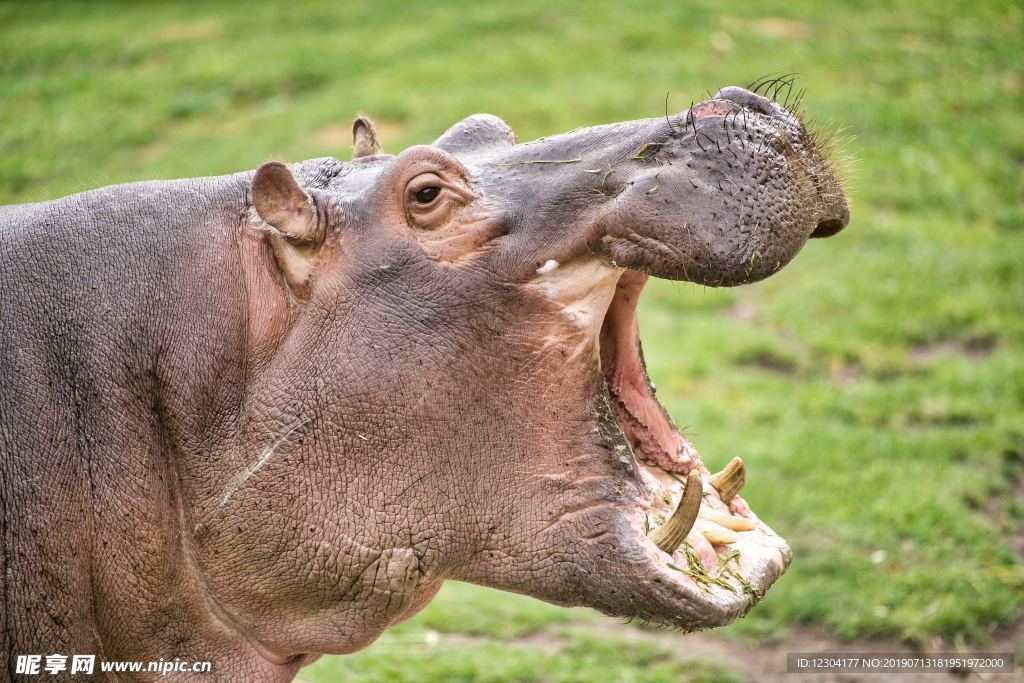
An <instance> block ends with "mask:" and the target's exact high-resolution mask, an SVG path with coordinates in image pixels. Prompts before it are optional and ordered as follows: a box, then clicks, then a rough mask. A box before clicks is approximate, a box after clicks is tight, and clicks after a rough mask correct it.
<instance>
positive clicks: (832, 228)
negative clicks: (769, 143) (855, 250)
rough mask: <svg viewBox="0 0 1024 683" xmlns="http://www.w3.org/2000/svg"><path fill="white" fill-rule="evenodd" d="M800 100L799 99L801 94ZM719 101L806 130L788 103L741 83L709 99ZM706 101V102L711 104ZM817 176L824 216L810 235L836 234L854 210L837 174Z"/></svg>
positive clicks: (844, 225) (792, 128)
mask: <svg viewBox="0 0 1024 683" xmlns="http://www.w3.org/2000/svg"><path fill="white" fill-rule="evenodd" d="M797 99H798V100H799V96H798V97H797ZM716 101H717V102H731V103H733V104H738V105H740V106H741V107H743V108H745V109H749V110H751V111H753V112H756V113H758V114H761V115H764V116H767V117H770V118H771V119H773V120H776V121H778V122H779V123H780V124H782V127H783V128H784V129H787V131H793V130H796V131H799V132H800V133H804V134H805V133H806V131H805V130H804V128H803V125H802V124H801V122H800V119H799V118H798V117H797V115H796V114H795V112H794V111H791V110H790V109H788V108H787V107H786V106H785V104H781V103H779V102H776V101H775V100H772V99H769V98H767V97H765V96H764V95H760V94H758V93H756V92H752V91H750V90H747V89H746V88H740V87H737V86H728V87H725V88H722V89H721V90H719V91H718V92H717V93H715V96H714V98H712V99H711V100H709V102H716ZM704 104H705V105H706V104H707V103H704ZM794 109H795V107H794ZM787 134H790V136H791V137H792V134H791V132H789V133H787ZM814 161H815V162H816V163H817V164H819V165H820V164H821V162H820V159H815V160H814ZM814 176H815V180H816V182H817V183H818V186H819V187H818V189H819V200H820V212H821V216H820V217H819V218H818V221H817V226H816V227H815V229H814V232H812V233H811V235H810V236H811V237H832V236H833V235H835V234H836V233H838V232H839V231H840V230H842V229H843V228H845V227H846V226H847V224H848V223H849V222H850V209H849V207H848V205H847V203H846V198H845V196H844V195H843V192H842V189H841V188H840V186H839V184H838V182H837V181H836V179H835V177H834V176H833V175H831V174H821V173H815V174H814Z"/></svg>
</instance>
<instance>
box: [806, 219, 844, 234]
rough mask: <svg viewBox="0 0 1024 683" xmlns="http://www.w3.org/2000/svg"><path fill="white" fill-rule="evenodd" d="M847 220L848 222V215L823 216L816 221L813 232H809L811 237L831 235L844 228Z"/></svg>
mask: <svg viewBox="0 0 1024 683" xmlns="http://www.w3.org/2000/svg"><path fill="white" fill-rule="evenodd" d="M847 222H849V218H848V215H847V217H839V218H825V219H823V220H820V221H818V227H816V228H815V229H814V232H812V233H811V237H831V236H832V235H834V234H836V233H837V232H839V231H840V230H842V229H843V228H845V227H846V224H847Z"/></svg>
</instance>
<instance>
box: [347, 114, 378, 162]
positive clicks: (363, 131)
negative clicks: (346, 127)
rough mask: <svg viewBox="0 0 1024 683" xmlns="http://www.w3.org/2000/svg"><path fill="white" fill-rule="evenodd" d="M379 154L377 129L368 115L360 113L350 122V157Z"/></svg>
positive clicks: (356, 157)
mask: <svg viewBox="0 0 1024 683" xmlns="http://www.w3.org/2000/svg"><path fill="white" fill-rule="evenodd" d="M375 154H380V143H379V142H377V129H376V128H375V127H374V125H373V121H372V120H371V119H370V117H369V116H366V115H365V114H360V115H359V116H357V117H356V120H355V121H353V122H352V158H353V159H358V158H359V157H370V156H373V155H375Z"/></svg>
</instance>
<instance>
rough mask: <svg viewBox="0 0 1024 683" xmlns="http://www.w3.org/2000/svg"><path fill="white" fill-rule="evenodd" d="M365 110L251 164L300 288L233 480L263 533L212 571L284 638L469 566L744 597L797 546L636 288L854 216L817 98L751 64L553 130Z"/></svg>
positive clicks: (397, 616) (641, 598)
mask: <svg viewBox="0 0 1024 683" xmlns="http://www.w3.org/2000/svg"><path fill="white" fill-rule="evenodd" d="M355 139H356V155H357V156H356V158H354V159H353V160H352V161H351V162H348V163H341V162H338V161H336V160H333V159H321V160H313V161H310V162H304V163H301V164H296V165H294V166H291V167H289V166H285V165H283V164H279V163H276V162H272V163H268V164H265V165H264V166H262V167H261V168H260V169H259V170H258V171H257V172H256V174H255V176H254V177H253V180H252V187H251V205H252V207H253V211H252V212H251V215H250V217H251V227H252V233H253V234H257V235H258V236H259V237H258V238H257V239H261V240H263V242H262V244H263V245H264V246H265V255H266V258H265V259H264V261H259V262H260V263H263V264H264V266H261V267H265V268H266V269H267V273H268V276H267V277H266V278H264V280H263V282H264V283H265V286H266V287H268V288H278V289H280V290H281V291H283V292H285V293H286V297H287V299H288V301H289V306H288V313H287V315H286V320H285V321H283V322H281V321H279V322H280V326H279V327H277V328H274V329H279V330H280V332H279V334H278V337H277V338H276V339H275V340H274V341H273V343H269V342H268V343H267V344H265V345H264V347H265V348H266V349H268V351H267V352H266V354H265V361H262V363H263V365H262V370H261V373H262V374H261V376H262V377H264V378H266V381H265V382H264V383H263V384H262V388H261V389H260V390H259V391H256V392H255V395H254V396H253V398H252V399H251V400H250V404H251V406H252V409H251V415H252V417H251V418H250V420H249V426H248V427H247V430H248V431H247V432H246V434H247V435H248V437H249V438H251V440H252V441H253V442H254V443H255V444H256V446H255V447H256V448H257V452H260V453H264V454H266V455H265V456H264V457H263V458H262V459H261V462H260V470H259V473H258V474H257V475H255V476H254V477H253V478H252V479H253V480H258V481H259V485H258V486H257V485H252V484H251V483H250V484H248V485H246V486H244V487H241V486H235V487H234V488H233V489H232V488H229V490H228V491H227V492H226V493H225V496H224V500H222V501H219V503H220V504H221V505H225V504H226V505H239V506H241V507H240V508H239V509H240V510H243V509H244V510H246V511H247V512H246V513H245V514H236V515H233V516H230V519H231V520H232V521H231V525H232V526H231V529H230V535H231V537H232V538H234V539H235V541H234V543H235V545H234V546H233V547H236V548H237V544H238V541H237V538H239V537H241V538H244V539H245V546H246V551H245V554H244V561H242V560H239V561H238V562H234V563H233V564H232V568H231V570H230V571H224V572H222V573H218V572H217V571H216V570H215V569H214V568H211V569H210V571H209V572H208V576H207V580H208V582H209V587H208V588H209V590H210V591H211V594H216V595H217V596H218V600H219V602H220V603H221V604H222V606H223V609H224V610H225V611H226V612H228V613H230V614H233V615H235V616H236V617H238V620H239V621H241V622H243V623H245V624H247V628H248V630H249V632H250V634H251V635H252V637H253V638H254V639H255V640H257V641H259V642H261V643H263V644H264V646H265V647H266V648H267V650H269V651H271V652H274V653H277V654H279V655H281V656H287V655H289V654H294V653H300V652H345V651H351V650H352V649H355V648H357V647H360V646H362V645H365V644H366V643H367V642H369V641H370V640H372V639H373V638H374V637H376V636H377V635H378V634H379V633H380V632H381V631H382V630H383V629H384V628H386V627H387V626H388V625H390V624H393V623H395V622H397V621H399V620H401V619H403V618H406V617H408V616H409V615H410V614H412V613H414V612H415V611H416V610H417V609H418V608H420V607H422V605H424V604H425V603H426V602H427V601H428V600H429V599H430V598H431V597H432V596H433V594H434V593H435V592H436V590H437V588H438V587H439V586H440V584H441V583H442V582H443V580H445V579H456V580H462V581H469V582H473V583H477V584H482V585H485V586H491V587H494V588H499V589H503V590H508V591H513V592H517V593H524V594H527V595H531V596H534V597H537V598H540V599H542V600H546V601H549V602H553V603H556V604H561V605H586V606H590V607H594V608H596V609H598V610H600V611H602V612H604V613H607V614H609V615H614V616H617V617H627V618H637V619H642V620H647V621H650V622H655V623H659V624H665V625H670V626H674V627H678V628H681V629H685V630H694V629H700V628H707V627H713V626H718V625H722V624H726V623H728V622H730V621H731V620H733V619H735V618H736V617H738V616H740V615H742V614H744V613H745V612H746V611H747V610H748V609H749V608H750V607H751V606H752V605H753V604H754V603H755V602H756V601H757V600H758V599H759V598H760V597H761V596H762V595H763V594H764V592H765V590H766V589H767V588H768V587H769V586H770V585H771V584H772V582H773V581H775V579H776V578H777V577H778V576H779V575H780V574H781V573H782V572H783V571H784V570H785V568H786V566H787V564H788V562H789V560H790V551H789V549H788V547H787V546H786V544H785V542H784V541H783V540H782V539H780V538H779V537H778V536H777V535H775V533H774V532H773V531H772V530H771V529H770V528H769V527H768V526H767V525H766V524H765V523H764V522H762V521H761V520H760V519H759V518H758V517H757V516H756V515H755V514H754V513H753V512H752V511H751V510H750V508H749V507H748V506H747V505H746V503H745V502H744V501H743V499H742V498H741V497H740V496H739V495H737V492H738V490H739V488H740V487H741V486H742V484H743V479H744V469H743V464H742V462H741V461H739V460H738V459H736V460H734V461H733V462H732V463H731V464H730V465H729V466H728V467H727V468H726V469H725V470H723V471H722V472H719V473H717V474H714V475H712V474H711V473H710V472H709V471H708V470H707V469H706V468H705V467H704V465H703V464H702V463H701V460H700V458H699V456H698V454H697V451H696V450H695V449H694V447H693V446H692V445H691V444H690V442H689V441H688V440H687V439H686V438H685V437H684V436H683V435H682V434H681V433H680V431H679V430H678V429H677V428H676V426H675V424H674V422H673V421H672V419H671V418H670V417H669V416H668V415H667V413H666V412H665V410H664V409H663V408H662V406H661V405H660V404H659V403H658V401H657V400H656V398H655V394H654V386H653V384H652V383H651V382H650V380H649V379H648V377H647V375H646V371H645V368H644V362H643V357H642V354H641V349H640V338H639V334H638V326H637V313H636V306H637V300H638V297H639V296H640V294H641V291H642V289H643V287H644V284H645V282H646V280H647V278H648V277H651V276H653V277H660V278H667V279H672V280H687V281H690V282H695V283H700V284H703V285H707V286H731V285H740V284H745V283H749V282H754V281H756V280H759V279H762V278H765V277H767V276H769V275H771V274H772V273H774V272H776V271H777V270H779V269H780V268H781V267H782V266H783V265H785V264H786V263H787V262H789V260H790V259H792V258H793V257H794V255H795V254H796V253H797V252H798V251H799V250H800V248H801V247H802V246H803V244H804V243H805V242H806V240H807V239H808V238H810V237H824V236H829V235H832V234H834V233H836V232H838V231H839V230H841V229H842V228H843V227H844V226H845V225H846V223H847V221H848V210H847V205H846V200H845V199H844V196H843V193H842V191H841V189H840V186H839V184H838V182H837V180H836V178H835V176H834V175H833V173H832V172H831V171H830V169H829V167H828V164H827V163H826V161H825V159H824V158H823V156H824V155H823V154H822V153H821V152H820V151H819V149H818V148H817V146H816V145H815V143H814V139H813V137H812V136H811V135H809V133H808V131H807V130H806V129H805V127H804V125H803V124H802V123H801V121H800V120H799V118H798V117H797V116H796V115H795V114H793V113H792V112H791V111H789V110H787V109H786V108H785V107H783V106H781V105H780V104H778V103H776V102H774V101H772V100H771V99H768V98H766V97H763V96H761V95H759V94H756V93H754V92H750V91H747V90H744V89H741V88H725V89H723V90H721V91H719V92H718V94H717V95H715V96H714V97H713V98H711V99H709V100H707V101H705V102H701V103H700V104H697V105H695V106H692V107H690V108H689V109H688V110H687V111H685V112H682V113H680V114H677V115H673V116H664V117H657V118H652V119H645V120H639V121H629V122H624V123H616V124H611V125H606V126H599V127H595V128H584V129H579V130H575V131H572V132H569V133H565V134H561V135H556V136H553V137H549V138H542V139H540V140H537V141H535V142H529V143H525V144H516V141H515V136H514V135H513V133H512V131H511V130H510V129H509V127H508V126H507V125H506V124H505V123H503V122H502V121H501V120H500V119H498V118H496V117H493V116H488V115H477V116H471V117H469V118H467V119H465V120H463V121H461V122H459V123H457V124H456V125H454V126H453V127H452V128H451V129H449V130H448V131H447V132H446V133H445V134H444V135H442V136H441V137H440V138H439V139H438V140H437V141H436V142H434V144H432V145H430V146H419V147H413V148H410V149H408V150H406V151H405V152H403V153H401V154H399V155H397V156H391V155H385V154H381V153H380V150H379V148H378V146H377V144H376V140H375V137H374V133H373V128H372V124H370V122H369V121H368V120H367V119H365V118H360V119H357V120H356V123H355ZM257 298H258V297H257ZM257 306H258V304H257ZM268 325H269V323H268ZM682 343H683V342H682V341H680V346H679V352H680V353H682V352H684V350H683V349H684V347H683V346H682ZM260 449H261V450H260ZM267 500H276V501H286V503H285V504H284V507H283V508H282V506H281V505H276V506H274V507H273V514H270V513H269V512H265V511H264V507H263V503H261V501H267ZM266 507H267V509H269V508H270V505H269V503H267V504H266ZM236 527H237V530H236ZM212 537H213V536H212V535H210V538H212ZM282 557H285V558H287V561H283V560H282V559H281V558H282ZM254 595H255V596H256V597H253V596H254Z"/></svg>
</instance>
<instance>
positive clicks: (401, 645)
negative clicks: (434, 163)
mask: <svg viewBox="0 0 1024 683" xmlns="http://www.w3.org/2000/svg"><path fill="white" fill-rule="evenodd" d="M1022 35H1024V9H1022V6H1021V4H1020V3H1019V2H976V1H971V2H946V3H932V2H925V1H923V0H922V1H919V2H857V3H853V2H850V3H834V4H829V5H828V6H826V5H825V4H823V3H817V2H811V1H809V0H786V1H775V2H760V3H730V4H728V5H725V4H723V3H718V2H711V1H710V0H708V1H705V2H695V3H669V2H657V3H653V2H652V3H648V4H643V5H639V4H633V3H621V2H582V1H580V2H575V3H568V4H565V5H562V6H561V8H560V9H557V10H556V9H554V8H553V7H552V6H551V4H550V3H547V2H542V1H540V0H536V1H526V2H516V3H514V4H513V3H509V4H507V5H493V6H485V7H482V6H469V5H464V4H462V3H456V2H442V1H438V2H432V3H404V2H403V3H399V2H374V3H344V4H341V3H338V4H337V5H330V6H328V5H321V4H312V3H304V2H299V1H297V0H293V1H292V2H288V3H281V4H279V5H275V6H266V5H262V4H261V5H255V4H250V3H220V4H216V5H209V6H208V5H191V6H173V7H172V6H163V5H161V6H142V5H138V4H114V3H100V2H95V3H89V4H85V3H83V4H61V5H56V6H50V5H47V4H45V3H41V2H40V3H32V4H26V5H22V6H15V5H3V6H0V38H2V39H0V56H2V59H0V200H4V201H29V200H38V199H43V198H48V197H54V196H58V195H62V194H66V193H70V192H74V191H79V190H83V189H87V188H91V187H94V186H98V185H102V184H107V183H112V182H121V181H128V180H137V179H142V178H153V177H173V176H193V175H212V174H219V173H225V172H230V171H236V170H240V169H245V168H252V167H255V166H256V165H258V164H259V163H260V162H262V161H264V160H266V159H268V158H271V157H276V158H283V159H287V160H299V159H303V158H308V157H312V156H322V155H327V154H333V155H336V156H339V157H340V158H347V156H348V154H349V151H350V140H349V139H348V137H347V136H348V123H349V121H350V118H351V117H352V116H353V115H354V114H355V113H356V112H357V111H359V110H363V111H366V112H368V113H370V114H371V115H373V116H375V117H376V118H377V119H378V120H379V121H380V123H381V130H380V132H381V137H382V138H383V142H384V143H385V146H386V147H387V148H389V149H390V150H391V151H395V150H398V149H401V148H403V147H405V146H407V145H409V144H414V143H422V142H429V141H430V140H432V139H433V138H434V137H436V136H437V135H438V134H440V133H441V132H442V131H443V130H444V129H445V128H446V127H447V126H448V125H449V124H451V123H453V122H455V121H457V120H458V119H460V118H462V117H463V116H465V115H467V114H470V113H474V112H477V111H490V112H493V113H496V114H499V115H501V116H503V117H504V118H505V119H506V120H507V121H508V122H509V123H510V124H511V125H512V126H513V127H514V128H515V129H516V130H517V132H518V134H519V136H520V139H523V140H528V139H531V138H534V137H538V136H541V135H545V134H550V133H554V132H558V131H562V130H568V129H571V128H574V127H577V126H582V125H589V124H596V123H603V122H608V121H615V120H623V119H628V118H636V117H640V116H653V115H660V114H661V113H662V112H663V99H664V95H665V92H666V91H671V93H672V96H671V106H672V108H673V109H675V110H678V109H682V108H684V107H685V106H687V105H688V104H689V102H690V100H691V99H698V98H699V97H700V93H701V92H702V91H704V90H705V89H710V90H714V89H716V88H718V87H719V86H722V85H726V84H734V83H735V84H741V85H742V84H746V83H748V82H750V81H751V80H753V79H754V78H756V77H757V76H759V75H761V74H764V73H767V72H782V71H798V72H800V73H801V74H802V76H801V85H802V86H803V87H806V88H807V90H808V95H807V98H806V100H805V106H806V108H807V110H808V113H809V114H810V115H812V116H814V117H815V118H816V119H817V120H818V121H821V122H824V123H825V124H826V125H831V126H841V127H843V128H845V129H846V131H847V135H848V136H850V137H852V140H851V141H850V142H848V143H847V145H846V148H845V153H846V154H847V155H849V156H852V157H853V158H854V159H855V160H856V162H855V163H854V164H852V168H850V169H848V171H847V175H848V177H849V178H850V187H851V195H852V200H853V206H852V215H853V220H852V223H851V226H850V228H849V229H848V230H847V231H846V232H844V233H843V234H841V235H840V236H839V237H837V238H834V239H832V240H825V241H817V242H815V243H812V244H811V245H809V246H808V247H807V248H806V249H805V250H804V252H803V253H802V254H801V255H800V256H799V257H798V258H797V259H796V261H795V263H794V264H793V265H792V266H790V267H789V268H787V269H786V270H784V271H783V272H781V273H780V274H779V275H777V276H775V277H774V278H772V279H770V280H768V281H766V282H764V283H762V284H758V285H755V286H751V287H743V288H739V289H735V290H721V291H716V290H711V289H704V288H701V287H696V286H692V285H686V284H675V283H661V282H659V283H655V284H654V285H652V286H651V287H650V288H649V291H648V293H647V296H646V297H645V300H644V302H643V309H642V318H641V325H642V328H643V332H644V339H645V343H646V351H647V355H648V360H649V364H650V369H651V373H652V375H653V377H654V379H655V381H656V382H657V383H658V385H659V389H660V392H659V395H660V397H661V398H662V400H663V401H664V402H665V403H666V404H667V406H668V407H669V409H670V410H671V412H672V413H673V414H674V415H676V416H677V417H678V418H679V420H680V422H681V423H683V424H685V425H689V427H690V431H691V433H692V436H693V440H694V442H695V443H696V445H697V447H698V448H699V449H700V450H701V452H702V453H703V454H704V457H705V459H706V460H707V461H708V463H709V465H710V466H711V467H712V468H715V467H717V466H720V465H722V464H724V463H725V462H726V461H727V460H728V459H729V458H730V457H732V456H733V455H737V454H740V455H743V456H744V457H745V459H746V460H747V463H748V467H749V475H748V482H749V485H748V489H747V495H748V499H749V500H750V501H751V503H752V504H753V505H754V507H755V509H757V510H758V511H759V512H760V513H761V514H762V516H763V517H764V518H765V519H766V520H768V521H769V523H771V524H772V525H773V526H774V527H775V528H776V530H777V531H779V532H780V533H782V534H783V535H784V536H786V537H787V538H788V539H789V540H790V541H791V543H792V545H793V548H794V551H795V556H796V557H795V560H794V563H793V566H792V568H791V569H790V571H789V573H788V574H786V575H785V576H784V577H783V578H782V579H781V580H780V581H779V583H778V584H777V586H776V588H774V590H773V591H771V592H770V593H769V595H768V597H767V598H766V599H765V601H764V602H763V603H762V604H761V605H760V606H759V607H758V608H756V609H755V610H754V611H753V612H752V613H751V614H750V615H749V616H748V617H747V618H746V619H744V620H742V621H740V622H739V623H738V624H736V625H735V626H732V627H730V628H729V629H727V632H728V633H731V634H732V635H733V636H735V637H738V638H740V637H751V638H761V639H769V638H784V637H785V635H786V633H787V632H788V630H789V629H791V628H792V627H794V626H796V625H812V626H820V627H824V628H826V629H827V630H829V631H831V632H832V633H833V634H836V635H838V636H842V637H860V636H883V637H892V638H899V639H903V640H907V641H924V640H927V639H930V638H932V637H935V636H938V637H942V638H947V639H952V640H957V639H966V640H967V641H972V640H978V641H984V640H985V639H986V638H987V637H989V635H990V634H992V633H993V632H994V631H996V630H997V629H999V628H1000V627H1003V626H1006V625H1008V624H1011V623H1013V622H1014V621H1015V620H1018V619H1020V618H1021V617H1022V615H1024V569H1022V565H1021V560H1020V557H1019V556H1018V555H1017V554H1016V553H1015V552H1014V549H1013V548H1012V547H1011V546H1012V543H1011V538H1012V537H1014V535H1016V538H1017V539H1018V540H1017V542H1018V543H1019V542H1020V538H1021V525H1022V521H1024V501H1022V500H1021V497H1020V491H1021V481H1022V480H1024V265H1022V264H1024V200H1022V197H1024V180H1022V176H1024V116H1022V114H1021V111H1022V105H1024V98H1022V88H1024V42H1022V38H1021V36H1022ZM1015 490H1016V492H1017V493H1016V494H1014V491H1015ZM1018 547H1019V546H1018ZM601 619H602V618H601V617H598V616H595V615H592V614H591V613H590V612H587V611H568V610H560V609H556V608H553V607H548V606H546V605H542V604H540V603H537V602H535V601H531V600H528V599H525V598H521V597H518V596H511V595H505V594H498V593H494V592H490V591H484V590H483V589H477V588H472V587H467V586H459V585H453V586H450V587H447V588H446V589H445V590H443V591H442V593H441V595H440V596H439V597H438V599H437V600H436V601H435V602H434V603H433V604H432V605H431V606H430V607H428V608H427V610H426V611H425V612H424V613H423V614H421V615H420V616H418V617H417V618H415V619H413V620H412V621H411V622H409V623H408V624H405V625H402V626H401V627H399V628H397V629H395V630H394V631H392V632H389V633H388V634H387V635H385V637H384V638H382V639H381V641H380V642H378V643H377V644H375V645H374V646H372V647H370V648H369V649H368V650H366V651H365V652H363V653H360V654H358V655H355V656H352V657H347V658H328V659H325V660H322V661H321V662H320V663H318V664H317V665H315V666H314V667H312V668H311V669H309V670H307V671H306V672H305V673H304V675H305V677H307V678H309V679H310V680H333V678H334V677H343V678H344V679H345V680H352V681H358V680H394V681H405V680H409V681H413V680H416V681H430V680H438V681H440V680H445V681H490V680H515V681H576V680H581V681H582V680H623V681H628V680H644V681H655V680H679V677H680V676H686V675H691V678H692V680H705V678H701V677H706V680H729V678H728V676H729V674H728V672H727V671H726V670H725V669H722V668H720V667H717V666H711V665H706V664H700V665H693V666H689V665H682V668H680V666H679V665H678V664H677V665H673V666H672V667H670V666H669V665H670V664H671V663H672V662H677V659H673V658H674V657H678V655H675V654H672V653H670V652H665V651H662V650H659V649H658V647H655V646H653V645H652V646H651V647H649V648H647V647H637V648H621V647H617V643H616V642H615V641H613V640H601V639H600V638H599V637H598V636H594V635H592V634H590V631H587V630H586V629H584V628H583V627H584V626H586V625H587V624H588V623H590V622H591V621H593V620H598V621H600V620H601ZM431 634H435V635H431ZM588 634H589V635H588ZM439 638H440V639H441V642H442V643H443V644H444V647H435V646H433V645H431V643H436V642H437V641H438V639H439ZM460 639H461V640H460ZM595 639H596V640H595ZM680 642H681V646H680V647H681V649H684V648H683V645H682V643H685V640H682V641H680Z"/></svg>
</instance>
